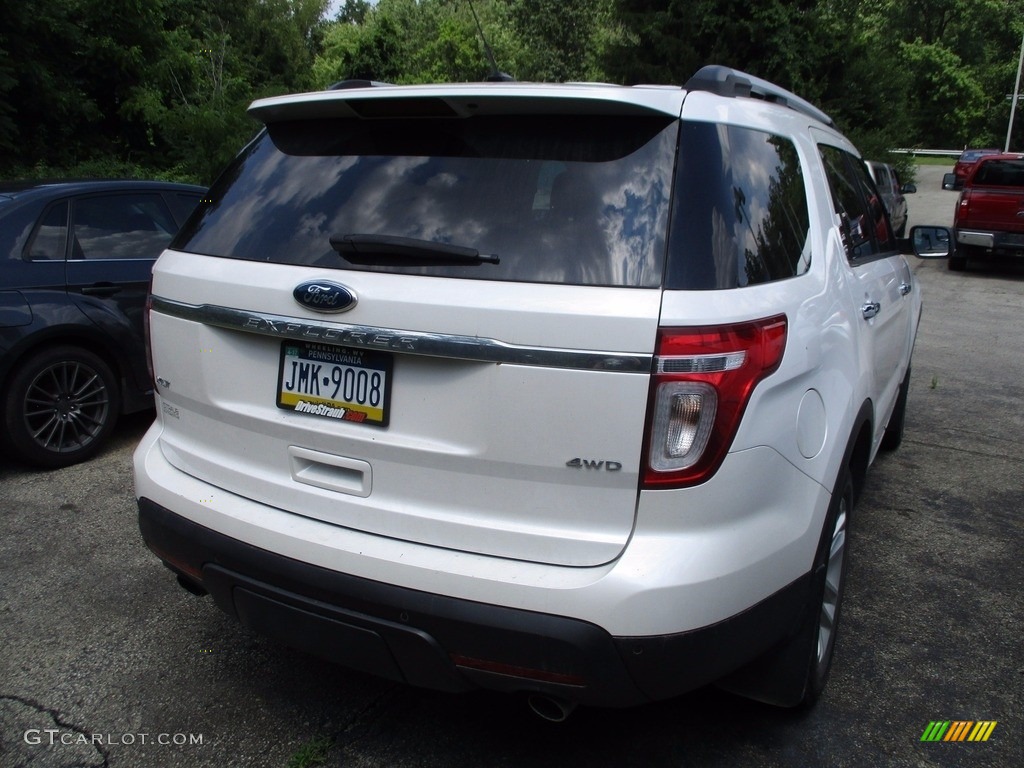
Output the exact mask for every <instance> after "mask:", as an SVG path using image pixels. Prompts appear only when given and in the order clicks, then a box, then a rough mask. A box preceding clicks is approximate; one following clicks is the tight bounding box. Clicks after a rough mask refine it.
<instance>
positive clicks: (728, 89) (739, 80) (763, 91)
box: [683, 64, 835, 127]
mask: <svg viewBox="0 0 1024 768" xmlns="http://www.w3.org/2000/svg"><path fill="white" fill-rule="evenodd" d="M683 87H684V88H685V89H686V90H688V91H708V92H709V93H714V94H717V95H719V96H727V97H733V98H752V99H762V100H763V101H770V102H772V103H773V104H780V105H781V106H784V107H789V108H790V109H793V110H795V111H797V112H800V113H801V114H804V115H807V116H808V117H812V118H814V119H815V120H818V121H819V122H822V123H824V124H825V125H828V126H833V127H834V126H835V123H834V122H833V120H832V118H831V117H829V116H828V115H827V114H825V113H824V112H822V111H821V110H820V109H818V108H817V107H816V106H814V105H813V104H811V103H810V102H809V101H806V100H804V99H801V98H800V97H799V96H797V95H796V94H795V93H792V92H790V91H787V90H786V89H785V88H780V87H779V86H777V85H775V84H774V83H770V82H768V81H767V80H762V79H761V78H760V77H754V76H753V75H750V74H747V73H746V72H741V71H740V70H738V69H733V68H731V67H723V66H721V65H718V64H710V65H708V66H706V67H702V68H701V69H700V70H699V71H698V72H697V74H695V75H694V76H693V77H691V78H690V79H689V80H687V81H686V85H684V86H683Z"/></svg>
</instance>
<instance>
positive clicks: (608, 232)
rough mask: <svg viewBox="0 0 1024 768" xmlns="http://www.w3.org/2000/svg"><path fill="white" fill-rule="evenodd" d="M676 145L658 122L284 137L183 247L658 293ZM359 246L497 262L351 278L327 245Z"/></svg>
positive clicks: (414, 125) (259, 154)
mask: <svg viewBox="0 0 1024 768" xmlns="http://www.w3.org/2000/svg"><path fill="white" fill-rule="evenodd" d="M677 133H678V121H676V120H673V119H672V118H669V117H661V116H650V117H637V116H630V117H617V116H595V115H585V116H583V115H575V116H561V115H559V116H547V115H545V116H516V115H504V116H478V117H473V118H468V119H432V120H430V119H427V120H411V119H406V120H386V119H385V120H373V121H364V120H358V119H330V120H305V121H294V122H284V123H272V124H271V125H270V126H269V127H268V129H267V130H266V131H265V132H264V133H262V134H261V135H260V136H259V137H257V138H256V139H255V140H254V141H253V143H252V144H250V145H249V146H248V147H247V148H246V149H245V150H244V151H243V152H242V153H241V155H240V156H239V157H238V158H237V159H236V160H235V162H234V164H233V165H232V166H231V167H230V168H229V169H228V170H227V172H226V173H225V174H224V175H223V176H222V177H221V179H219V180H218V181H217V183H216V184H215V185H214V187H213V188H212V189H211V191H210V197H211V199H212V201H213V202H211V203H209V204H208V205H207V206H206V210H205V212H204V214H203V215H202V216H198V217H195V218H193V219H192V220H191V221H190V222H189V224H188V225H186V227H185V228H184V229H183V230H182V232H181V233H180V235H179V237H178V238H177V240H176V241H175V243H174V245H173V247H175V248H178V249H181V250H187V251H191V252H195V253H202V254H208V255H213V256H225V257H232V258H237V259H246V260H251V261H262V262H276V263H283V264H301V265H309V266H316V267H318V268H325V267H326V268H337V269H355V270H368V271H386V272H402V273H404V274H423V275H430V276H440V277H462V278H479V279H492V280H508V281H522V282H543V283H562V284H575V285H605V286H632V287H657V286H660V285H661V279H662V270H663V264H664V257H665V237H666V233H667V231H668V218H669V201H670V198H671V194H670V190H671V183H672V173H673V167H674V158H675V149H676V140H677ZM352 235H355V236H360V235H362V236H387V237H400V238H409V239H414V240H419V241H429V242H436V243H444V244H446V245H452V246H459V247H466V248H473V249H476V250H478V251H479V252H480V253H483V254H489V255H495V256H497V257H498V261H497V263H493V262H491V261H486V262H481V263H473V264H469V265H467V264H450V263H448V264H445V263H436V262H437V261H438V260H436V259H424V260H422V263H417V261H416V260H415V259H409V258H404V259H393V258H382V259H379V260H378V261H377V263H365V261H364V260H362V259H360V263H352V262H350V261H348V260H346V259H345V258H343V257H342V256H341V255H340V254H339V253H338V252H336V251H335V250H334V249H333V248H332V246H331V244H330V239H331V237H332V236H333V237H336V238H343V237H345V236H352ZM442 261H443V260H442Z"/></svg>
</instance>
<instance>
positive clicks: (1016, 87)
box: [1003, 35, 1024, 152]
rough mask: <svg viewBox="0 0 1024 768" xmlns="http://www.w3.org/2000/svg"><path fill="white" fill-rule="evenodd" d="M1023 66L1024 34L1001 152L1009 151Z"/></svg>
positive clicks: (1021, 39)
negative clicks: (1004, 141)
mask: <svg viewBox="0 0 1024 768" xmlns="http://www.w3.org/2000/svg"><path fill="white" fill-rule="evenodd" d="M1022 67H1024V35H1021V38H1020V60H1019V61H1018V62H1017V83H1016V85H1014V86H1013V101H1012V102H1010V124H1009V125H1007V126H1006V146H1005V147H1004V148H1003V152H1009V151H1010V133H1011V132H1012V131H1013V116H1014V113H1016V111H1017V96H1018V94H1019V93H1020V70H1021V68H1022Z"/></svg>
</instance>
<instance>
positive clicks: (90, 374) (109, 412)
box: [3, 346, 120, 468]
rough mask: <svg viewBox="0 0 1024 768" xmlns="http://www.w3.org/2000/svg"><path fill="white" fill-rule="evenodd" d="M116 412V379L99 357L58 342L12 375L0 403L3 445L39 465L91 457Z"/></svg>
mask: <svg viewBox="0 0 1024 768" xmlns="http://www.w3.org/2000/svg"><path fill="white" fill-rule="evenodd" d="M119 410H120V395H119V391H118V386H117V379H116V377H115V376H114V373H113V371H111V369H110V366H108V365H107V364H106V363H105V362H104V361H103V359H102V358H100V357H99V356H97V355H95V354H93V353H92V352H89V351H88V350H85V349H81V348H78V347H70V346H61V347H53V348H51V349H46V350H43V351H41V352H38V353H36V354H34V355H33V356H31V357H29V358H28V359H26V360H25V361H23V362H22V363H21V364H20V365H19V369H18V371H17V373H15V374H14V375H13V376H12V377H11V381H10V385H9V386H8V389H7V396H6V398H5V401H4V414H3V417H4V426H5V427H6V429H5V431H6V432H7V440H6V443H7V447H8V448H9V449H11V451H12V452H13V454H14V455H15V456H16V457H18V458H21V459H24V460H25V461H28V462H30V463H32V464H36V465H38V466H41V467H48V468H56V467H64V466H68V465H69V464H75V463H77V462H79V461H84V460H85V459H88V458H90V457H91V456H93V455H94V454H95V453H96V452H97V451H98V450H99V449H100V448H101V447H102V444H103V442H104V441H105V440H106V439H107V437H108V436H109V435H110V433H111V432H112V431H113V429H114V426H115V424H116V423H117V416H118V412H119Z"/></svg>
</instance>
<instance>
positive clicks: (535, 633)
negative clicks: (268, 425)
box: [139, 498, 807, 706]
mask: <svg viewBox="0 0 1024 768" xmlns="http://www.w3.org/2000/svg"><path fill="white" fill-rule="evenodd" d="M139 527H140V530H141V532H142V536H143V539H144V540H145V542H146V544H147V546H149V548H150V549H152V550H153V551H154V552H155V553H156V554H157V555H158V556H160V557H161V559H163V560H164V562H165V563H167V564H168V565H169V567H171V568H172V569H173V570H175V571H176V572H178V573H179V574H183V575H184V577H185V578H187V579H190V580H195V579H196V578H197V576H198V577H201V581H202V587H203V588H205V589H206V590H207V591H209V593H210V594H211V595H212V596H213V598H214V600H215V601H216V602H217V604H218V605H219V606H220V607H221V608H222V609H223V610H225V611H226V612H228V613H229V614H231V615H233V616H235V617H236V618H237V619H238V620H239V621H240V622H242V623H243V624H244V625H246V626H248V627H250V628H252V629H254V630H255V631H257V632H260V633H261V634H265V635H267V636H269V637H272V638H273V639H275V640H278V641H280V642H282V643H284V644H286V645H290V646H292V647H296V648H299V649H300V650H304V651H306V652H309V653H312V654H314V655H316V656H318V657H321V658H324V659H327V660H329V661H332V662H336V663H340V664H343V665H345V666H349V667H352V668H355V669H359V670H362V671H365V672H370V673H373V674H376V675H379V676H382V677H385V678H388V679H392V680H399V681H403V682H406V683H409V684H411V685H415V686H420V687H425V688H432V689H436V690H443V691H465V690H470V689H472V688H476V687H482V688H490V689H494V690H501V691H509V692H512V691H527V692H535V693H542V694H546V695H550V696H555V697H560V698H565V699H570V700H573V701H577V702H580V703H582V704H590V705H595V706H630V705H635V704H641V703H644V702H646V701H651V700H658V699H665V698H669V697H672V696H675V695H678V694H681V693H685V692H686V691H689V690H692V689H694V688H698V687H700V686H702V685H705V684H707V683H710V682H713V681H715V680H716V679H719V678H720V677H722V676H724V675H726V674H728V673H729V672H731V671H733V670H735V669H737V668H738V667H740V666H741V665H743V664H744V663H746V662H748V661H750V660H751V659H753V658H755V657H756V656H758V655H760V653H762V652H763V651H765V650H767V649H768V648H770V647H771V646H772V645H773V644H774V643H775V642H777V641H778V640H779V639H781V638H782V637H783V636H785V634H786V633H787V632H788V631H790V629H791V628H792V627H793V626H795V625H796V623H797V620H798V619H799V616H800V613H801V611H802V608H803V606H805V605H806V599H807V598H806V595H807V586H806V580H805V579H801V580H798V581H796V582H794V583H793V584H791V585H789V586H788V587H786V588H785V589H783V590H781V591H780V592H778V593H776V594H775V595H773V596H771V597H770V598H768V599H767V600H765V601H764V602H762V603H759V604H758V605H756V606H754V607H753V608H751V609H750V610H748V611H745V612H744V613H742V614H740V615H738V616H736V617H733V618H731V619H729V620H727V621H725V622H722V623H720V624H716V625H714V626H712V627H708V628H705V629H701V630H697V631H693V632H686V633H680V634H673V635H665V636H658V637H647V636H644V637H613V636H611V635H610V634H609V633H608V632H606V631H605V630H603V629H602V628H600V627H598V626H596V625H594V624H591V623H589V622H585V621H580V620H578V619H573V618H568V617H564V616H552V615H548V614H542V613H534V612H530V611H523V610H517V609H512V608H505V607H502V606H495V605H488V604H484V603H477V602H472V601H468V600H460V599H455V598H451V597H447V596H444V595H435V594H430V593H427V592H421V591H417V590H412V589H407V588H404V587H396V586H393V585H390V584H384V583H381V582H376V581H370V580H367V579H362V578H358V577H354V576H351V575H348V574H345V573H339V572H336V571H331V570H329V569H326V568H321V567H319V566H314V565H310V564H308V563H303V562H300V561H297V560H294V559H291V558H287V557H283V556H281V555H278V554H276V553H273V552H269V551H266V550H262V549H259V548H257V547H253V546H251V545H249V544H246V543H244V542H242V541H239V540H237V539H233V538H231V537H228V536H225V535H223V534H220V533H217V532H216V531H213V530H211V529H209V528H206V527H204V526H201V525H198V524H196V523H194V522H192V521H190V520H188V519H186V518H184V517H181V516H180V515H177V514H175V513H174V512H171V511H170V510H167V509H165V508H163V507H161V506H159V505H157V504H155V503H153V502H152V501H149V500H148V499H145V498H143V499H139ZM459 660H472V662H471V663H470V662H463V663H457V662H458V661H459ZM510 670H511V673H510Z"/></svg>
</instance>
